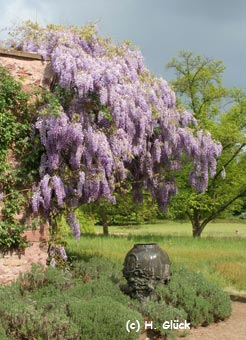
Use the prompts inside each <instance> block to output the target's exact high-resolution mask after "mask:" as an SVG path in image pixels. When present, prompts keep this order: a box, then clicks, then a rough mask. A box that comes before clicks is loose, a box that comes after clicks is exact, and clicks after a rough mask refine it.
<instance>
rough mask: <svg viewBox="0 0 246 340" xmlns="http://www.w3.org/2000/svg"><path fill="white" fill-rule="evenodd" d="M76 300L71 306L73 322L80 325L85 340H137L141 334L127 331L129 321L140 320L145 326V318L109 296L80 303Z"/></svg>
mask: <svg viewBox="0 0 246 340" xmlns="http://www.w3.org/2000/svg"><path fill="white" fill-rule="evenodd" d="M77 301H78V300H77V299H75V300H74V301H72V302H71V303H70V305H69V311H70V313H71V314H72V320H73V321H74V322H75V323H76V324H78V326H79V329H80V332H81V339H83V340H91V339H94V340H101V339H115V338H116V337H117V340H135V339H136V340H137V339H138V337H139V334H138V333H136V332H130V333H128V332H127V331H126V322H127V321H128V320H134V321H135V320H138V321H139V322H140V323H141V324H143V317H142V316H141V314H140V313H138V312H137V311H133V310H130V309H129V308H127V307H125V306H123V305H122V304H120V303H119V302H117V301H115V300H114V299H113V298H110V297H108V296H101V297H95V298H93V299H91V300H90V301H86V302H83V303H78V302H77Z"/></svg>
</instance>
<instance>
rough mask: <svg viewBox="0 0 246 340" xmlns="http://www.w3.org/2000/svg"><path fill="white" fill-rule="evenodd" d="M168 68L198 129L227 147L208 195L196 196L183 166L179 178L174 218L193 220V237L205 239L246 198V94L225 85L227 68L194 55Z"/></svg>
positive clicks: (183, 56)
mask: <svg viewBox="0 0 246 340" xmlns="http://www.w3.org/2000/svg"><path fill="white" fill-rule="evenodd" d="M167 67H168V68H172V69H174V71H175V73H176V79H175V80H174V81H172V86H173V88H174V90H175V92H176V94H177V96H178V102H179V106H180V107H182V108H184V107H185V108H186V109H187V110H191V111H192V112H193V114H194V116H195V118H196V119H197V123H198V126H197V128H198V129H201V128H202V129H206V130H208V131H210V133H211V135H212V137H213V138H214V139H215V140H218V141H220V142H221V144H222V146H223V151H222V154H221V156H220V158H219V160H218V164H217V172H216V173H215V175H214V177H213V178H212V179H209V185H208V188H207V190H206V191H205V192H203V193H197V192H195V191H194V190H193V189H192V187H191V186H190V184H189V183H188V182H187V180H186V178H187V177H185V176H187V173H188V171H189V168H190V166H191V165H190V164H189V162H186V160H185V159H184V166H183V169H182V171H180V173H179V175H178V176H177V181H178V183H179V193H178V195H177V196H176V197H174V198H173V200H172V204H171V207H170V211H171V212H172V214H173V216H175V215H176V216H177V215H179V216H180V215H181V216H184V215H186V216H188V217H189V219H190V221H191V223H192V230H193V236H194V237H199V236H201V233H202V231H203V230H204V228H205V227H206V225H207V224H208V223H209V222H210V221H212V220H213V219H215V218H216V217H218V216H220V215H221V214H222V213H223V212H228V211H233V209H235V208H236V207H237V208H238V207H239V206H240V205H241V203H242V198H243V197H245V195H246V167H245V166H246V163H245V162H246V154H245V143H246V138H245V127H246V115H245V113H246V110H245V109H246V94H245V93H244V92H243V91H242V90H240V89H233V90H229V89H226V88H225V87H224V86H223V84H222V75H223V72H224V70H225V67H224V65H223V63H222V62H221V61H217V60H213V59H210V58H207V57H201V56H198V55H195V54H193V53H192V52H180V53H179V55H178V57H177V58H173V59H172V60H171V61H170V62H169V63H168V64H167Z"/></svg>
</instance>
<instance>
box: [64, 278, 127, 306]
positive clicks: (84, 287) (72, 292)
mask: <svg viewBox="0 0 246 340" xmlns="http://www.w3.org/2000/svg"><path fill="white" fill-rule="evenodd" d="M68 294H69V296H72V297H76V298H78V299H80V300H81V299H83V300H84V301H90V300H91V299H93V298H96V297H102V296H103V297H108V298H111V299H113V300H115V301H117V302H119V303H121V304H123V305H126V306H127V305H128V304H130V302H131V300H130V298H129V297H128V296H126V295H124V294H123V293H122V292H121V290H120V288H119V286H118V285H116V284H114V283H112V282H111V281H109V280H105V279H99V280H93V281H90V282H88V283H86V284H83V283H82V284H81V283H80V284H79V283H78V284H76V286H74V287H73V288H71V289H69V292H68Z"/></svg>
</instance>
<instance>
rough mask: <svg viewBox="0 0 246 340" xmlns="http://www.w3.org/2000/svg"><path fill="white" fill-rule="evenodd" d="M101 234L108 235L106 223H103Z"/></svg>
mask: <svg viewBox="0 0 246 340" xmlns="http://www.w3.org/2000/svg"><path fill="white" fill-rule="evenodd" d="M103 235H104V236H108V235H109V232H108V225H107V224H103Z"/></svg>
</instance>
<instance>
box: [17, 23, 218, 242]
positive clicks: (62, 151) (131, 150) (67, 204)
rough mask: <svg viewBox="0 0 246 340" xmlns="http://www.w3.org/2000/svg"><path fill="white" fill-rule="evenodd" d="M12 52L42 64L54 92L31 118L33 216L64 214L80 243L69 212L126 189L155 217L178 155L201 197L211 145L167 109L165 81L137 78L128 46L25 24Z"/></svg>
mask: <svg viewBox="0 0 246 340" xmlns="http://www.w3.org/2000/svg"><path fill="white" fill-rule="evenodd" d="M12 46H14V47H15V48H18V49H22V50H25V51H29V52H36V53H41V54H42V56H43V58H44V59H46V58H50V59H51V64H52V67H53V70H54V72H55V74H56V81H57V84H58V85H59V86H58V87H56V88H57V89H59V91H60V93H62V95H60V96H59V95H58V96H56V98H58V102H57V101H52V102H51V103H50V104H48V105H47V106H46V107H44V108H42V110H40V112H39V117H38V120H37V122H36V125H35V127H36V129H37V131H38V133H39V136H40V141H41V143H42V145H43V147H44V149H45V152H44V153H43V155H42V159H41V164H40V182H39V183H38V184H37V187H36V190H35V194H34V197H33V200H32V203H33V209H34V211H36V212H37V211H38V209H39V208H40V209H42V211H43V212H44V214H45V215H46V216H47V217H48V218H49V219H50V222H51V223H54V221H55V219H56V216H58V215H59V214H60V213H61V211H64V210H65V212H66V215H67V221H68V223H69V225H70V226H71V229H72V230H73V233H74V235H75V236H76V237H79V225H78V222H77V220H76V216H75V214H74V211H73V209H74V208H75V207H77V206H79V205H81V204H84V203H90V202H93V201H100V200H102V199H107V200H109V201H111V202H112V203H114V202H115V197H114V192H115V190H116V189H117V187H119V188H120V187H121V183H124V182H125V181H126V180H129V181H130V183H132V188H133V192H134V195H135V198H136V199H138V200H141V198H142V194H143V190H148V191H150V192H151V194H152V197H153V200H155V201H157V202H158V204H159V206H160V208H162V209H164V208H165V207H166V206H167V204H168V202H169V200H170V197H171V195H172V194H175V192H176V187H175V183H174V176H173V173H174V172H175V171H176V170H177V169H178V168H179V164H180V161H181V159H182V158H183V157H184V155H186V157H187V159H189V161H190V162H191V163H192V162H193V165H192V166H191V171H190V180H191V182H192V185H193V186H194V187H195V188H196V189H197V190H198V191H204V190H205V189H206V186H207V184H208V176H209V172H210V173H211V174H212V175H213V174H214V173H215V169H216V158H217V157H218V156H219V154H220V152H221V146H220V144H218V143H215V142H213V140H212V139H211V136H210V135H209V134H207V133H202V132H199V131H197V132H196V131H195V130H193V129H192V125H193V124H194V119H193V117H192V115H191V114H189V113H188V112H179V111H178V110H177V109H176V106H175V95H174V92H173V91H172V90H171V89H170V88H169V86H168V84H167V82H166V81H165V80H163V79H159V78H156V77H154V76H153V75H152V74H151V73H150V72H149V70H148V69H146V67H145V66H144V62H143V57H142V55H141V53H140V52H139V51H138V50H136V49H135V48H134V47H133V46H131V45H129V43H123V44H122V45H120V46H115V45H114V44H113V43H112V42H111V41H110V40H109V39H104V38H101V37H99V36H98V33H97V31H96V28H95V27H94V26H87V27H85V28H77V27H70V28H64V27H60V26H54V25H49V26H47V27H46V28H42V27H39V26H38V25H37V24H32V23H27V24H26V25H24V26H23V27H21V28H18V30H17V35H15V42H14V43H12ZM64 94H66V95H65V96H64ZM64 98H65V99H66V101H64ZM51 104H52V105H51ZM54 227H55V225H54Z"/></svg>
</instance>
